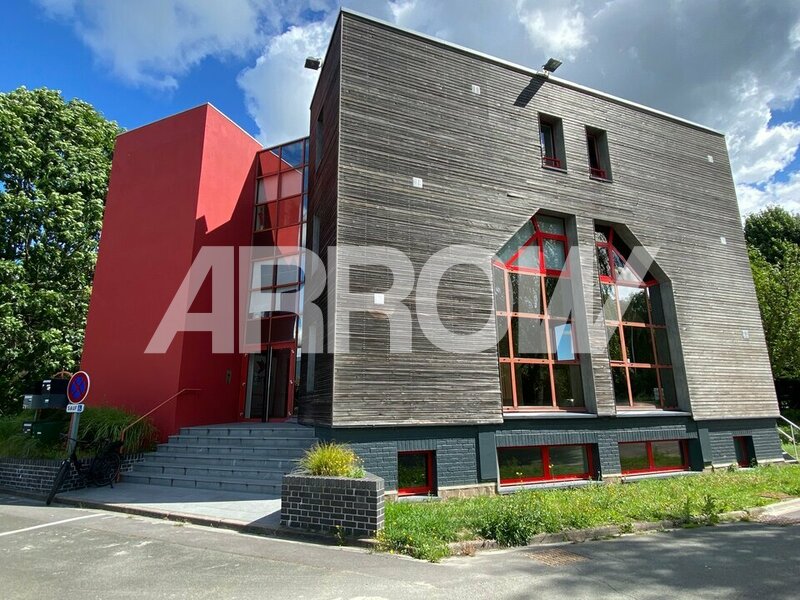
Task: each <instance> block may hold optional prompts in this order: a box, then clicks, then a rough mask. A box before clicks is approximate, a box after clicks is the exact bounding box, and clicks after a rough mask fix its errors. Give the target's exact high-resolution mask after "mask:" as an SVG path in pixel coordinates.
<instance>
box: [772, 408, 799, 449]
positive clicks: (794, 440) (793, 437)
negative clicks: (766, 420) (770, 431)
mask: <svg viewBox="0 0 800 600" xmlns="http://www.w3.org/2000/svg"><path fill="white" fill-rule="evenodd" d="M778 418H779V419H781V420H783V421H786V423H788V424H789V431H791V432H792V434H791V435H789V434H788V433H786V432H785V431H783V430H781V428H780V427H778V428H777V429H778V433H779V434H780V435H782V436H783V437H785V438H786V439H788V440H791V442H792V445H793V446H794V457H795V458H796V459H797V460H800V454H798V452H797V436H796V435H795V433H794V431H795V429H796V430H797V431H798V432H800V425H797V424H796V423H792V422H791V421H790V420H789V419H787V418H786V417H784V416H783V415H778Z"/></svg>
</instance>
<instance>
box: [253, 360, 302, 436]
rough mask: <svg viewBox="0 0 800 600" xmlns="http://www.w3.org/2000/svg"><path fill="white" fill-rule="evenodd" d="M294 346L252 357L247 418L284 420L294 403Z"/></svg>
mask: <svg viewBox="0 0 800 600" xmlns="http://www.w3.org/2000/svg"><path fill="white" fill-rule="evenodd" d="M294 369H295V349H294V345H293V344H291V345H286V344H284V345H275V346H270V347H269V348H267V349H266V350H264V351H263V352H260V353H259V354H251V355H250V356H249V364H248V369H247V371H248V373H247V382H248V385H247V396H246V399H245V410H244V418H245V419H249V420H258V421H282V420H285V419H287V418H288V417H290V416H291V414H292V408H293V404H294Z"/></svg>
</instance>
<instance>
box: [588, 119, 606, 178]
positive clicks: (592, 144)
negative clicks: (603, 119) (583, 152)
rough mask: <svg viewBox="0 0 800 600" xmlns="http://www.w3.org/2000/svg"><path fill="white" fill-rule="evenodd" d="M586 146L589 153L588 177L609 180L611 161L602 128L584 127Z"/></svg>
mask: <svg viewBox="0 0 800 600" xmlns="http://www.w3.org/2000/svg"><path fill="white" fill-rule="evenodd" d="M586 146H587V151H588V153H589V177H591V178H592V179H601V180H603V181H611V161H610V160H609V157H608V136H607V135H606V132H605V131H603V130H602V129H595V128H593V127H587V128H586Z"/></svg>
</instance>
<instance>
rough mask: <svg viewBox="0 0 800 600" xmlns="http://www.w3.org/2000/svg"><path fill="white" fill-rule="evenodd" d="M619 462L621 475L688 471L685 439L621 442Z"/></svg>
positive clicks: (687, 453)
mask: <svg viewBox="0 0 800 600" xmlns="http://www.w3.org/2000/svg"><path fill="white" fill-rule="evenodd" d="M619 462H620V466H621V467H622V473H623V475H630V474H636V473H661V472H664V471H688V470H689V452H688V447H687V444H686V440H664V441H657V442H621V443H620V445H619Z"/></svg>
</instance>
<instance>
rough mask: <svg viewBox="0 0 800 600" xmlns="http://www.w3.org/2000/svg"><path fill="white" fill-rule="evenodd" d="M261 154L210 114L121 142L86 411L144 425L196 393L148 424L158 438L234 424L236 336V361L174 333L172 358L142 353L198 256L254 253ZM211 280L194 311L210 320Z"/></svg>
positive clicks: (206, 340) (88, 354) (154, 127)
mask: <svg viewBox="0 0 800 600" xmlns="http://www.w3.org/2000/svg"><path fill="white" fill-rule="evenodd" d="M259 150H260V145H259V143H258V142H257V141H256V140H254V139H253V138H252V137H250V136H249V135H247V134H246V133H245V132H244V131H242V130H241V129H240V128H239V127H238V126H237V125H235V124H234V123H232V122H231V121H230V120H228V119H227V118H226V117H225V116H224V115H222V114H221V113H219V112H218V111H217V110H216V109H215V108H214V107H212V106H210V105H204V106H200V107H197V108H194V109H191V110H188V111H186V112H183V113H180V114H178V115H175V116H172V117H169V118H166V119H163V120H161V121H157V122H155V123H153V124H150V125H147V126H145V127H142V128H139V129H136V130H132V131H130V132H127V133H124V134H122V135H121V136H119V138H118V139H117V145H116V148H115V153H114V162H113V166H112V170H111V179H110V185H109V192H108V198H107V203H106V212H105V217H104V224H103V234H102V239H101V242H100V253H99V256H98V262H97V268H96V271H95V278H94V286H93V290H92V298H91V302H90V306H89V315H88V321H87V327H86V340H85V343H84V351H83V360H82V363H81V367H82V368H83V369H84V370H86V371H87V372H88V373H89V374H90V375H91V377H92V393H91V395H90V398H89V399H88V401H87V403H88V404H93V405H104V404H109V405H114V406H121V407H125V408H127V409H129V410H131V411H133V412H135V413H137V414H144V413H146V412H148V411H149V410H151V409H152V408H153V407H155V406H157V405H158V404H160V403H161V402H163V401H164V400H166V399H167V398H169V397H170V396H172V395H174V394H178V393H179V392H181V390H184V389H192V390H195V389H196V390H199V391H197V392H185V393H182V394H180V395H179V396H178V398H177V400H176V401H172V402H170V403H168V404H167V405H165V406H164V407H163V408H161V409H159V410H158V411H157V412H156V413H154V414H153V415H152V418H153V420H154V421H155V423H156V425H157V426H158V428H159V431H160V432H161V435H162V436H166V435H168V434H170V433H172V432H174V431H176V430H177V428H178V427H180V426H187V425H198V424H205V423H215V422H216V423H218V422H226V421H234V420H236V419H237V417H238V415H237V412H238V398H239V393H240V386H241V376H240V370H241V361H242V357H241V356H240V355H239V354H238V353H236V352H235V349H236V348H238V337H237V338H236V346H235V348H234V353H231V354H214V353H212V351H211V334H210V333H208V332H186V333H178V334H177V335H176V336H175V338H174V339H173V340H172V343H171V344H170V346H169V348H168V350H167V352H166V354H146V353H145V348H146V347H147V345H148V343H149V342H150V339H151V337H152V335H153V333H154V332H155V331H156V328H157V327H158V325H159V323H160V321H161V319H162V317H163V316H164V314H165V312H166V310H167V308H168V307H169V306H170V303H171V302H172V300H173V297H174V296H175V292H176V291H177V290H178V288H179V287H180V285H181V283H182V281H183V280H184V277H185V276H186V274H187V272H188V271H189V268H190V266H191V264H192V262H193V260H194V258H195V256H196V255H197V253H198V252H199V251H200V249H201V248H203V247H205V246H248V245H250V242H251V232H252V219H253V215H252V201H253V200H252V199H253V197H254V194H255V186H254V181H255V175H254V173H255V171H254V169H255V157H256V153H257V152H258V151H259ZM232 254H233V256H236V254H237V252H236V251H235V250H234V251H233V252H232ZM210 277H211V276H209V278H207V280H206V281H205V283H204V285H203V287H202V288H201V290H200V292H199V294H198V296H197V298H195V300H194V301H193V302H192V304H191V311H192V312H209V311H210V310H211V308H212V307H211V285H210V283H211V281H210ZM234 287H235V286H234ZM231 293H234V290H233V289H231ZM233 301H234V306H238V301H239V299H238V298H234V299H233ZM230 327H231V328H232V329H233V330H234V332H235V333H234V335H236V321H235V320H234V321H233V322H231V323H230Z"/></svg>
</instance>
